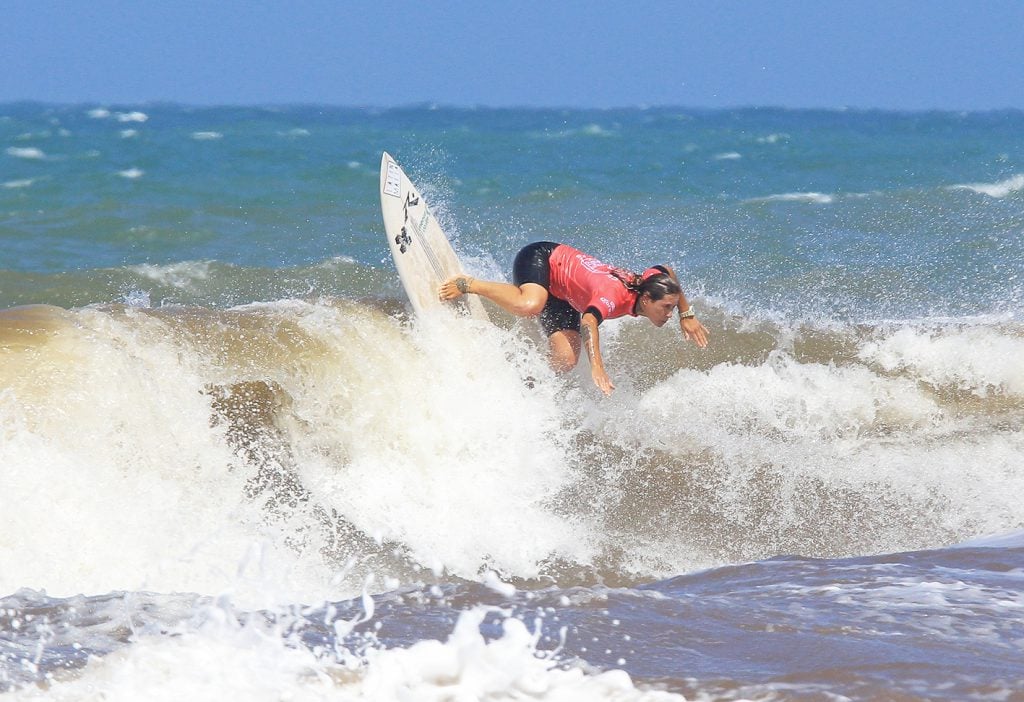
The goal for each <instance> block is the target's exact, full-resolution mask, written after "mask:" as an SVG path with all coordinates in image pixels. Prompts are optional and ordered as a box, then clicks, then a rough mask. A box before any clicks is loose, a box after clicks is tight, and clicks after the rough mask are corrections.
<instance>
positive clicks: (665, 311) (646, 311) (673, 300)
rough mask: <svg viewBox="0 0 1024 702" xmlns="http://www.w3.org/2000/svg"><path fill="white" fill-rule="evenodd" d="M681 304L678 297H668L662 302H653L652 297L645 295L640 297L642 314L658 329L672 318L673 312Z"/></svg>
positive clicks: (661, 300) (662, 299)
mask: <svg viewBox="0 0 1024 702" xmlns="http://www.w3.org/2000/svg"><path fill="white" fill-rule="evenodd" d="M678 304H679V296H678V295H666V296H665V297H663V298H661V299H660V300H653V299H651V296H650V295H648V294H647V293H644V294H643V295H641V296H640V314H642V315H643V316H644V317H647V319H649V320H651V323H652V324H654V326H656V327H660V326H662V325H663V324H665V322H667V321H668V320H669V318H670V317H671V316H672V311H673V310H674V309H675V308H676V306H677V305H678Z"/></svg>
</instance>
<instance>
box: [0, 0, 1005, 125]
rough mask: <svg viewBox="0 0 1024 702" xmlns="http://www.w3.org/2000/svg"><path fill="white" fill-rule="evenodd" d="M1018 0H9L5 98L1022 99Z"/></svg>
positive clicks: (913, 102) (948, 104) (844, 103)
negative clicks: (473, 0)
mask: <svg viewBox="0 0 1024 702" xmlns="http://www.w3.org/2000/svg"><path fill="white" fill-rule="evenodd" d="M1022 67H1024V1H1022V0H1012V1H1009V0H973V1H967V0H965V1H963V2H953V1H952V0H927V1H925V0H885V1H876V0H861V1H857V0H848V1H845V2H832V1H826V0H807V1H800V2H797V1H795V0H780V1H778V2H766V1H760V0H749V1H745V2H741V1H737V0H728V1H725V2H713V1H712V0H705V1H704V2H689V1H680V2H667V1H666V2H646V1H643V0H641V1H638V2H630V1H629V0H620V1H619V2H603V1H600V0H593V1H591V2H582V1H580V0H571V1H567V2H558V1H557V0H548V1H546V2H543V1H534V0H525V1H523V2H514V1H510V2H502V3H492V2H486V1H485V0H478V1H477V2H468V1H467V2H462V1H451V2H445V1H444V0H437V1H436V2H413V1H411V0H405V1H401V0H390V1H388V0H374V1H372V2H370V1H366V0H352V1H351V2H345V1H344V0H336V1H333V2H329V1H327V0H291V1H290V2H285V1H277V0H275V1H272V2H260V1H259V0H250V1H249V2H240V1H237V0H220V1H219V2H218V1H217V0H210V1H209V2H195V1H193V0H178V1H177V2H171V1H167V2H156V1H154V0H135V1H134V2H131V1H128V0H124V1H120V2H115V1H114V0H63V1H58V0H5V1H4V3H3V5H2V10H0V101H12V100H41V101H46V102H84V103H98V104H135V103H145V102H152V101H170V102H181V103H191V104H197V105H210V104H267V103H274V104H283V103H326V104H336V105H372V106H393V105H407V104H417V103H424V102H428V103H438V104H442V105H465V106H473V105H487V106H538V107H548V106H571V107H617V106H634V105H681V106H687V107H728V106H738V105H776V106H784V107H826V108H836V107H855V108H883V109H911V110H917V109H933V108H938V109H949V110H985V109H999V108H1007V107H1011V108H1019V109H1022V108H1024V69H1022Z"/></svg>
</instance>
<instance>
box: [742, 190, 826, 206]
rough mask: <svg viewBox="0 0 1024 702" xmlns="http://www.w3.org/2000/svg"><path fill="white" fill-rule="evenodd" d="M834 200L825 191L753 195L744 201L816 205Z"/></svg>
mask: <svg viewBox="0 0 1024 702" xmlns="http://www.w3.org/2000/svg"><path fill="white" fill-rule="evenodd" d="M834 201H835V196H834V195H829V194H827V193H815V192H808V193H780V194H778V195H766V196H764V197H754V198H750V199H747V200H744V202H810V203H814V204H816V205H828V204H830V203H832V202H834Z"/></svg>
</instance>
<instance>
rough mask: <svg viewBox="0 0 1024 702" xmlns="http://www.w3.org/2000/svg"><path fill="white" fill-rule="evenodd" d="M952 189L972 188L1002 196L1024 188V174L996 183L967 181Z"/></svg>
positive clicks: (993, 195)
mask: <svg viewBox="0 0 1024 702" xmlns="http://www.w3.org/2000/svg"><path fill="white" fill-rule="evenodd" d="M950 189H951V190H970V191H971V192H975V193H979V194H981V195H988V196H989V197H994V198H1001V197H1006V196H1007V195H1009V194H1011V193H1015V192H1019V191H1021V190H1024V174H1018V175H1015V176H1013V177H1011V178H1007V179H1006V180H1000V181H998V182H996V183H967V184H964V185H953V186H951V187H950Z"/></svg>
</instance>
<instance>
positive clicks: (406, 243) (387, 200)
mask: <svg viewBox="0 0 1024 702" xmlns="http://www.w3.org/2000/svg"><path fill="white" fill-rule="evenodd" d="M380 208H381V212H382V214H383V215H384V231H385V232H386V233H387V238H388V247H389V248H390V249H391V256H392V258H394V259H395V268H397V269H398V277H399V278H400V279H401V281H402V287H403V288H405V292H406V294H407V295H408V296H409V301H410V302H411V303H412V308H413V310H414V311H415V312H416V314H417V315H421V316H422V315H424V314H429V313H432V312H436V311H437V310H441V309H447V310H452V309H454V310H458V311H459V312H461V313H462V314H466V315H468V316H470V317H472V318H474V319H480V320H484V321H490V318H489V317H488V315H487V310H485V309H484V306H483V304H481V302H480V298H478V297H477V296H476V295H464V296H463V297H461V298H459V299H458V300H456V301H455V302H441V300H439V299H438V297H437V291H438V288H439V287H440V286H441V283H443V282H444V281H446V280H448V279H449V278H451V277H452V276H455V275H458V274H459V273H462V272H464V271H463V269H462V264H461V263H459V257H458V256H456V255H455V251H454V250H453V249H452V245H451V243H450V242H449V241H448V237H447V236H445V233H444V230H442V229H441V225H440V224H439V223H438V221H437V218H436V217H434V215H433V214H432V213H431V212H430V208H429V207H427V202H426V200H424V199H423V196H422V195H420V192H419V190H417V189H416V186H415V185H413V183H412V181H411V180H409V177H408V176H407V175H405V172H404V171H403V170H402V169H401V167H400V166H399V165H398V163H396V162H395V159H393V158H392V157H391V155H390V154H389V153H387V152H386V151H385V152H384V155H383V156H382V157H381V160H380Z"/></svg>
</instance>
